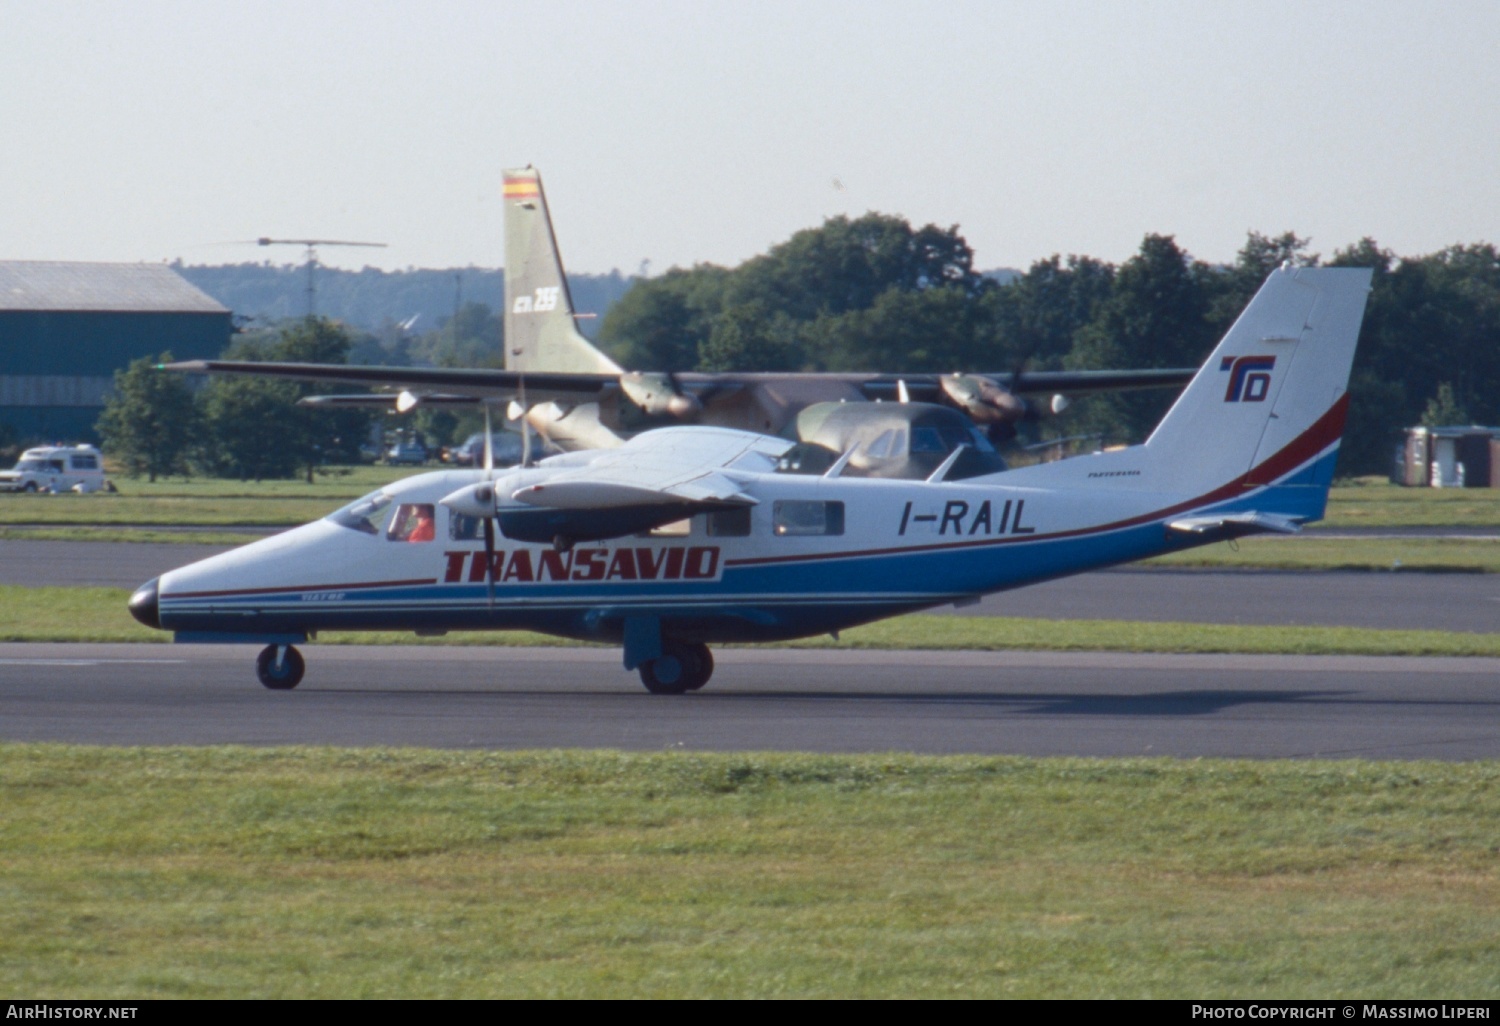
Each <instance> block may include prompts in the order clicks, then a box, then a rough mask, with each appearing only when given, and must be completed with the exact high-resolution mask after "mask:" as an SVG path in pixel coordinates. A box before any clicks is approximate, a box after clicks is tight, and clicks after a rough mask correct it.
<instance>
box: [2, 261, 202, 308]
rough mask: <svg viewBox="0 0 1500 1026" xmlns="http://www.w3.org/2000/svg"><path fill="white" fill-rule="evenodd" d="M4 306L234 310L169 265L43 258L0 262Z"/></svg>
mask: <svg viewBox="0 0 1500 1026" xmlns="http://www.w3.org/2000/svg"><path fill="white" fill-rule="evenodd" d="M0 310H16V311H21V310H25V311H56V312H68V313H75V312H82V311H94V312H109V313H208V314H227V313H229V311H228V310H227V309H226V308H225V307H223V306H222V305H220V304H219V303H217V302H216V301H214V300H213V299H212V298H210V297H209V296H208V295H207V294H206V293H204V292H201V291H200V290H199V289H197V288H196V287H194V286H193V285H191V284H189V283H188V281H187V279H185V278H183V277H182V276H181V275H180V274H178V273H177V272H176V271H174V270H172V268H170V267H168V266H167V265H166V264H83V263H64V262H59V261H44V260H4V261H0Z"/></svg>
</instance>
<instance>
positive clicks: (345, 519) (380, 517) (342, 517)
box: [327, 491, 391, 534]
mask: <svg viewBox="0 0 1500 1026" xmlns="http://www.w3.org/2000/svg"><path fill="white" fill-rule="evenodd" d="M390 509H391V497H390V496H389V495H387V494H386V493H385V492H384V491H377V492H371V493H370V494H369V495H366V496H365V497H364V498H362V499H355V500H354V501H353V502H351V503H349V505H347V506H345V507H343V508H342V509H336V510H334V511H333V512H332V513H330V514H328V517H327V519H329V520H332V521H333V522H334V523H335V524H338V525H339V526H340V527H348V528H352V529H354V530H356V531H363V532H364V533H365V534H379V533H380V528H381V525H382V524H383V523H384V522H385V517H386V514H387V513H389V512H390Z"/></svg>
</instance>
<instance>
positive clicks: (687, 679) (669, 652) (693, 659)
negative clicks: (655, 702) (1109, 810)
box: [640, 641, 714, 695]
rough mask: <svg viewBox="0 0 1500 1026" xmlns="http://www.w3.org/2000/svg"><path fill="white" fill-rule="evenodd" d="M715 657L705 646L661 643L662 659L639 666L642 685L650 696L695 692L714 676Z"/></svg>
mask: <svg viewBox="0 0 1500 1026" xmlns="http://www.w3.org/2000/svg"><path fill="white" fill-rule="evenodd" d="M713 672H714V657H713V653H711V652H710V651H709V650H708V646H707V645H701V644H687V643H685V642H681V641H664V642H662V646H661V656H660V657H659V658H656V659H652V660H650V661H649V662H645V663H642V664H641V668H640V674H641V683H642V684H644V685H646V690H647V691H649V692H651V693H652V694H653V695H680V694H683V693H684V692H687V691H697V690H698V689H699V688H701V687H702V686H703V685H705V684H707V683H708V678H709V677H712V676H713Z"/></svg>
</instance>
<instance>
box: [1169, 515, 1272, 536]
mask: <svg viewBox="0 0 1500 1026" xmlns="http://www.w3.org/2000/svg"><path fill="white" fill-rule="evenodd" d="M1167 530H1169V531H1175V532H1177V533H1178V534H1190V535H1194V536H1197V537H1205V536H1215V535H1218V536H1222V537H1225V538H1243V537H1244V536H1245V535H1247V534H1299V533H1301V531H1302V525H1301V524H1298V523H1297V522H1296V521H1295V520H1292V519H1291V518H1289V517H1284V516H1279V515H1277V514H1275V513H1256V512H1254V511H1251V512H1248V513H1226V514H1224V515H1221V516H1206V517H1184V518H1183V519H1181V520H1173V521H1172V522H1171V523H1169V524H1167Z"/></svg>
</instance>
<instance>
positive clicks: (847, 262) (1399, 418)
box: [600, 213, 1500, 475]
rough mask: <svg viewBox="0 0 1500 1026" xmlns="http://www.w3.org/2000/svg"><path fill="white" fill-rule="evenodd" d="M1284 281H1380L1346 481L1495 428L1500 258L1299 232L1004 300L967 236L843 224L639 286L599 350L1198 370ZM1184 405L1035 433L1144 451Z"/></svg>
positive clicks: (885, 364)
mask: <svg viewBox="0 0 1500 1026" xmlns="http://www.w3.org/2000/svg"><path fill="white" fill-rule="evenodd" d="M1283 263H1291V264H1293V265H1298V266H1313V265H1318V264H1325V265H1328V266H1345V267H1370V268H1373V269H1374V272H1375V274H1374V282H1373V288H1374V291H1373V293H1372V295H1371V297H1370V302H1369V306H1368V310H1367V312H1366V315H1365V321H1364V327H1363V330H1362V332H1361V336H1360V347H1359V351H1358V355H1357V357H1356V360H1355V366H1354V374H1353V378H1352V382H1351V386H1350V400H1351V402H1350V415H1349V424H1348V429H1347V431H1346V433H1345V436H1344V445H1343V448H1342V452H1341V455H1340V460H1339V467H1340V473H1342V474H1345V475H1356V474H1373V473H1382V472H1385V471H1386V470H1388V469H1389V467H1390V458H1391V454H1392V451H1393V447H1394V445H1395V444H1396V442H1397V440H1398V439H1399V436H1400V431H1401V429H1402V428H1403V427H1406V426H1408V425H1412V424H1416V423H1419V422H1421V421H1422V420H1423V418H1424V415H1426V416H1427V417H1428V418H1429V419H1431V418H1433V417H1441V416H1453V415H1461V416H1462V417H1463V418H1464V419H1465V420H1468V419H1471V418H1472V419H1475V420H1477V421H1479V422H1489V423H1495V422H1496V421H1500V254H1497V252H1496V249H1495V247H1494V246H1493V245H1491V244H1488V243H1484V244H1476V245H1458V246H1451V247H1448V248H1447V249H1443V250H1441V251H1439V252H1437V253H1433V254H1429V255H1426V256H1417V257H1399V256H1397V255H1396V254H1394V253H1392V252H1391V251H1389V250H1386V249H1382V248H1381V247H1380V246H1379V245H1378V244H1377V243H1376V242H1375V241H1374V240H1372V239H1369V238H1365V239H1360V240H1359V241H1358V242H1355V243H1353V244H1352V245H1350V246H1347V247H1345V248H1342V249H1338V250H1336V251H1334V253H1333V254H1332V255H1331V256H1329V257H1327V258H1326V259H1325V258H1324V257H1322V256H1320V255H1319V254H1317V253H1313V252H1311V251H1310V249H1309V240H1308V239H1306V238H1302V237H1300V236H1298V235H1296V234H1295V233H1294V232H1285V233H1283V234H1281V235H1277V236H1266V235H1262V234H1260V233H1257V232H1251V233H1249V235H1248V237H1247V238H1246V241H1245V244H1244V246H1243V247H1242V248H1241V249H1240V251H1239V252H1238V253H1237V254H1236V256H1235V259H1234V261H1233V263H1230V264H1228V265H1222V264H1210V263H1207V262H1205V261H1201V260H1197V259H1195V258H1194V257H1193V256H1192V255H1191V254H1189V253H1188V252H1187V251H1186V250H1184V249H1183V248H1182V247H1181V246H1179V245H1178V244H1177V242H1176V240H1175V239H1174V238H1173V237H1172V236H1168V235H1158V234H1151V235H1147V236H1146V237H1145V238H1144V239H1143V240H1142V242H1141V245H1140V248H1139V250H1138V251H1137V252H1136V253H1135V254H1134V255H1133V256H1131V257H1130V258H1129V259H1127V260H1125V261H1124V262H1123V263H1120V264H1118V265H1116V264H1111V263H1108V262H1106V261H1102V260H1097V259H1094V258H1092V257H1087V256H1076V255H1070V256H1068V257H1066V258H1064V257H1062V256H1061V255H1054V256H1051V257H1048V258H1046V259H1044V260H1038V261H1037V262H1035V263H1034V264H1032V265H1031V267H1030V268H1029V269H1028V270H1027V271H1025V272H1024V273H1023V274H1021V275H1019V276H1018V277H1015V278H1013V279H1012V280H1010V281H1008V282H1004V283H1001V282H997V281H995V280H993V279H991V278H988V277H986V276H984V275H981V274H978V273H976V272H975V271H974V268H973V252H972V250H971V249H970V248H969V246H968V244H967V242H966V241H965V240H964V239H963V237H962V236H961V235H960V234H959V231H958V228H957V226H953V227H950V228H946V229H942V228H938V227H936V226H934V225H927V226H926V227H924V228H920V229H917V228H913V227H912V226H911V225H910V224H908V223H907V222H906V221H904V220H902V219H901V218H897V217H890V216H887V215H883V214H875V213H871V214H866V215H865V216H863V217H860V218H857V219H849V218H845V217H835V218H831V219H829V220H828V221H825V222H824V224H823V225H822V226H821V227H819V228H814V229H809V230H806V231H802V232H798V233H797V234H795V235H793V236H792V237H791V238H790V239H788V240H787V241H786V242H783V243H781V244H779V245H777V246H775V247H773V248H772V249H771V250H770V251H769V252H767V253H765V254H763V255H761V256H757V257H755V258H753V259H751V260H747V261H746V262H744V263H742V264H740V265H739V266H738V267H734V268H724V267H718V266H714V265H707V264H705V265H699V266H696V267H692V268H688V269H673V270H671V271H669V272H667V273H666V274H663V275H661V276H660V277H657V278H653V279H650V280H647V281H641V282H637V283H636V285H635V286H634V287H633V288H632V289H631V290H630V291H629V292H627V293H626V294H625V295H624V296H623V297H622V298H621V300H620V301H619V302H618V303H616V304H615V305H614V306H613V307H611V308H610V310H609V313H608V314H607V315H606V317H605V319H604V323H603V325H602V329H601V333H600V337H601V339H602V340H603V342H604V344H605V345H606V346H607V347H609V348H610V349H611V351H612V352H613V354H614V355H615V357H616V359H617V360H618V361H619V362H620V363H621V364H622V365H623V366H626V367H630V368H639V369H643V370H666V369H671V370H688V369H698V370H830V371H837V370H871V371H885V372H899V371H913V372H915V371H989V372H1000V371H1016V370H1020V371H1021V372H1022V373H1024V371H1025V370H1027V369H1033V370H1044V369H1126V368H1150V367H1191V366H1197V365H1199V364H1200V363H1202V361H1203V360H1204V359H1205V358H1206V357H1207V355H1208V353H1209V352H1210V351H1211V350H1212V348H1213V346H1214V345H1215V344H1216V343H1217V341H1218V340H1219V338H1220V337H1222V335H1223V334H1224V332H1225V331H1226V330H1227V329H1228V328H1229V326H1230V325H1231V324H1232V323H1233V322H1234V319H1235V318H1236V317H1237V316H1238V315H1239V313H1240V311H1241V310H1243V309H1244V307H1245V304H1246V303H1247V302H1249V300H1250V297H1251V296H1252V295H1254V293H1255V291H1256V290H1257V289H1258V288H1259V287H1260V286H1261V284H1262V283H1263V282H1264V281H1265V278H1266V276H1267V275H1268V274H1270V272H1271V271H1272V270H1274V269H1275V268H1276V267H1278V266H1280V265H1282V264H1283ZM1173 398H1175V396H1174V395H1173V394H1172V393H1170V392H1166V393H1152V392H1138V393H1121V394H1117V395H1104V396H1096V397H1093V398H1090V399H1088V400H1086V401H1081V402H1079V403H1076V404H1074V406H1073V407H1072V408H1071V409H1070V411H1069V412H1068V413H1066V414H1064V415H1063V416H1062V417H1059V418H1057V419H1055V420H1049V421H1045V422H1043V423H1042V424H1040V425H1036V426H1034V427H1033V428H1031V429H1030V430H1031V432H1032V437H1034V438H1038V439H1040V438H1042V437H1048V436H1051V437H1057V436H1060V435H1067V434H1100V435H1103V436H1105V437H1106V438H1108V439H1111V440H1114V441H1122V442H1123V441H1139V440H1140V439H1141V438H1143V437H1144V436H1145V435H1146V434H1147V433H1148V432H1149V431H1150V429H1151V428H1152V427H1153V426H1154V425H1155V423H1156V422H1157V420H1159V419H1160V417H1161V415H1162V414H1163V413H1164V412H1165V409H1166V407H1167V406H1168V405H1170V403H1171V401H1172V400H1173ZM1445 402H1446V404H1447V405H1443V403H1445ZM1438 410H1441V411H1442V412H1437V411H1438Z"/></svg>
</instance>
